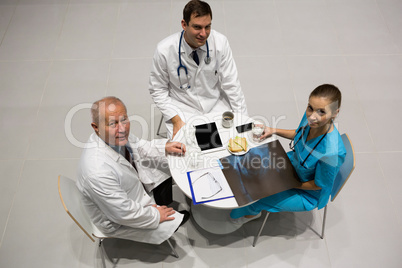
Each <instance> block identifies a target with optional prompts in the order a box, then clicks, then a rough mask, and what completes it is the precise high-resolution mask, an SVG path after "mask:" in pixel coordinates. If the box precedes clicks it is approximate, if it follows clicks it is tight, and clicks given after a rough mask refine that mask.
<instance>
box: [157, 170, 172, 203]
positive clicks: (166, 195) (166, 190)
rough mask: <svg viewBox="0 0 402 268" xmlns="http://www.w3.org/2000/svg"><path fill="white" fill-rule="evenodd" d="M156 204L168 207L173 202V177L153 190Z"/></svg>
mask: <svg viewBox="0 0 402 268" xmlns="http://www.w3.org/2000/svg"><path fill="white" fill-rule="evenodd" d="M152 192H153V193H154V198H155V202H156V204H157V205H159V206H167V205H169V204H170V203H172V202H173V191H172V177H170V178H168V179H166V180H165V181H164V182H162V183H161V184H159V185H158V187H156V188H155V189H153V190H152Z"/></svg>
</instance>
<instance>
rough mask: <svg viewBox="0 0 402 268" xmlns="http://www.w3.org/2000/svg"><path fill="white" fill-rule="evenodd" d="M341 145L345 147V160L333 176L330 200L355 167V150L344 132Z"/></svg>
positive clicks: (334, 196) (333, 198) (337, 192)
mask: <svg viewBox="0 0 402 268" xmlns="http://www.w3.org/2000/svg"><path fill="white" fill-rule="evenodd" d="M341 138H342V141H343V145H344V146H345V148H346V156H345V162H343V164H342V166H341V167H340V169H339V172H338V175H337V176H336V178H335V181H334V186H332V192H331V201H334V200H335V198H336V197H337V196H338V194H339V192H340V191H341V190H342V188H343V186H344V185H345V183H346V181H347V180H348V179H349V177H350V175H351V174H352V172H353V170H354V169H355V164H356V163H355V151H354V149H353V145H352V142H351V141H350V139H349V136H348V135H347V134H346V133H345V134H342V135H341Z"/></svg>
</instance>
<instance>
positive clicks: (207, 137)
mask: <svg viewBox="0 0 402 268" xmlns="http://www.w3.org/2000/svg"><path fill="white" fill-rule="evenodd" d="M194 127H195V138H196V140H197V143H198V146H199V147H200V149H201V153H207V152H208V153H209V152H214V151H218V150H222V149H225V148H224V147H223V145H222V140H221V137H220V135H219V132H218V128H217V126H216V123H215V122H211V123H207V124H202V125H198V126H194Z"/></svg>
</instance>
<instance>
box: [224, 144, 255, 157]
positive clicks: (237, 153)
mask: <svg viewBox="0 0 402 268" xmlns="http://www.w3.org/2000/svg"><path fill="white" fill-rule="evenodd" d="M226 149H227V150H228V151H229V153H231V154H234V155H244V154H246V153H248V151H250V146H249V145H248V144H247V151H241V152H232V151H231V150H229V144H228V146H226Z"/></svg>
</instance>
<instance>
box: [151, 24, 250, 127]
mask: <svg viewBox="0 0 402 268" xmlns="http://www.w3.org/2000/svg"><path fill="white" fill-rule="evenodd" d="M180 34H181V33H180V32H179V33H175V34H173V35H171V36H169V37H167V38H165V39H164V40H162V41H161V42H160V43H159V44H158V45H157V49H156V51H155V54H154V58H153V63H152V67H151V75H150V79H149V91H150V93H151V96H152V98H153V100H154V102H155V104H156V105H157V107H158V108H159V110H160V111H161V112H162V114H163V116H164V119H165V122H166V127H167V128H168V132H169V134H171V133H172V129H173V125H172V124H171V122H170V121H169V120H170V119H171V118H172V117H174V116H176V115H179V116H180V117H181V119H182V120H183V121H184V122H186V121H188V119H189V118H191V117H192V116H194V115H201V114H206V113H220V112H224V111H227V110H233V111H234V112H238V113H241V114H245V115H247V107H246V102H245V99H244V94H243V91H242V90H241V86H240V82H239V79H238V76H237V68H236V64H235V62H234V59H233V57H232V51H231V49H230V46H229V42H228V40H227V38H226V37H225V36H224V35H222V34H220V33H218V32H216V31H214V30H211V33H210V35H209V37H208V45H209V55H210V58H211V62H210V63H209V64H206V63H205V62H204V58H205V57H206V56H207V48H206V45H204V46H202V47H200V48H198V50H197V53H198V56H199V59H200V64H199V66H197V64H196V63H195V62H194V60H193V58H192V56H191V53H192V48H191V47H190V46H189V45H188V44H187V42H186V41H185V40H184V37H183V39H182V42H181V61H182V64H183V65H184V66H186V67H187V70H188V84H190V86H191V87H190V88H189V89H187V88H184V89H181V88H180V85H186V84H187V77H186V74H185V72H184V70H183V69H181V70H182V71H181V72H180V80H181V83H180V80H179V76H178V73H177V69H178V67H179V57H178V51H179V40H180Z"/></svg>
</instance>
